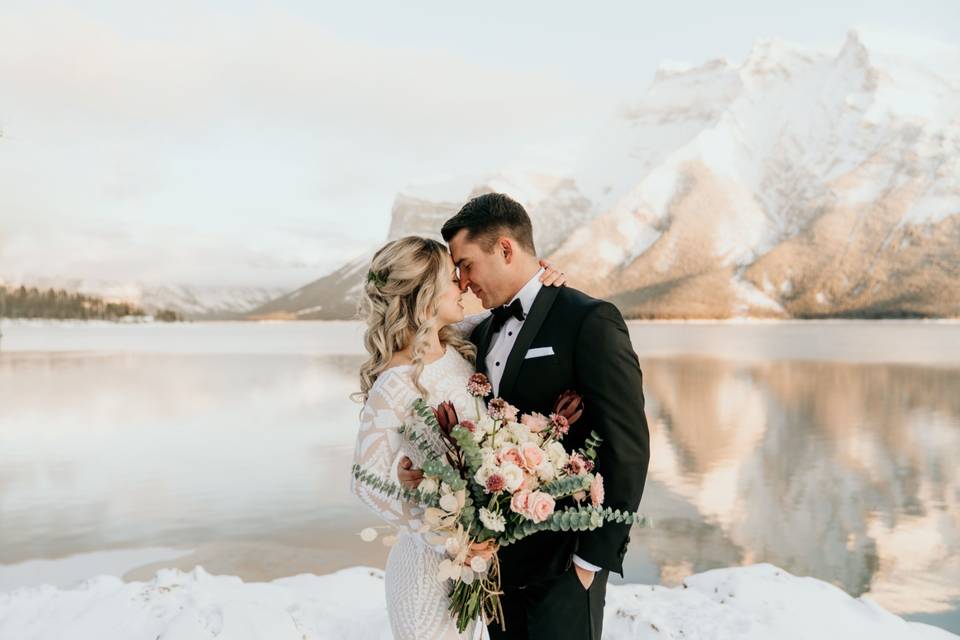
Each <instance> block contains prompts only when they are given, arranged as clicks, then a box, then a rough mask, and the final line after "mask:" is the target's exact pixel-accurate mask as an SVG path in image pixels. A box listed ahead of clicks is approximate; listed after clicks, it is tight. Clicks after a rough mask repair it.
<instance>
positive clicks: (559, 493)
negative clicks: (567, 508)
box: [540, 475, 593, 499]
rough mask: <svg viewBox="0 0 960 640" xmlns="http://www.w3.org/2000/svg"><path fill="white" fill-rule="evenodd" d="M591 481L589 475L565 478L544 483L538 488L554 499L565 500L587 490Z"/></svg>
mask: <svg viewBox="0 0 960 640" xmlns="http://www.w3.org/2000/svg"><path fill="white" fill-rule="evenodd" d="M592 480H593V478H592V476H589V475H578V476H567V477H565V478H559V479H558V480H552V481H550V482H547V483H545V484H544V485H543V486H542V487H540V490H541V491H546V492H547V493H549V494H550V495H551V496H553V497H554V498H558V499H559V498H565V497H567V496H572V495H573V494H575V493H576V492H577V491H586V490H588V489H589V488H590V483H591V482H592Z"/></svg>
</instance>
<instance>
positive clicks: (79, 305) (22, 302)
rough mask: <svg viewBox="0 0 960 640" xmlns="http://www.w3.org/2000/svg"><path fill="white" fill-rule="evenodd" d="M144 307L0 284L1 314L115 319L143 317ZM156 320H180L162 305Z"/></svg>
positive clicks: (78, 318)
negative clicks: (162, 308) (162, 307)
mask: <svg viewBox="0 0 960 640" xmlns="http://www.w3.org/2000/svg"><path fill="white" fill-rule="evenodd" d="M145 315H146V313H145V312H144V311H143V309H141V308H139V307H137V306H136V305H132V304H130V303H128V302H107V301H105V300H103V299H101V298H97V297H94V296H88V295H84V294H82V293H70V292H68V291H65V290H63V289H46V290H41V289H38V288H36V287H30V288H27V287H24V286H22V285H21V286H20V287H19V288H7V287H4V286H0V318H51V319H58V320H118V319H120V318H124V317H129V316H133V317H143V316H145ZM155 317H156V319H157V320H162V321H164V322H176V321H178V320H182V319H183V318H181V317H180V316H179V315H178V314H177V313H176V312H174V311H169V310H167V309H164V310H163V311H160V312H159V313H157V314H156V316H155Z"/></svg>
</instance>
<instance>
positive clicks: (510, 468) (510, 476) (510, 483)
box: [500, 462, 523, 493]
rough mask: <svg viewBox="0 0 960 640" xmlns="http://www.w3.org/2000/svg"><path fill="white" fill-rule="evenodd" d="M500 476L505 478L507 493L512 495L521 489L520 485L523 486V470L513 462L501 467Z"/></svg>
mask: <svg viewBox="0 0 960 640" xmlns="http://www.w3.org/2000/svg"><path fill="white" fill-rule="evenodd" d="M500 475H502V476H503V479H504V482H505V483H506V485H507V491H509V492H510V493H513V492H514V491H516V490H517V489H519V488H520V485H521V484H523V469H521V468H520V467H518V466H517V465H515V464H513V463H512V462H507V463H505V464H503V465H502V466H501V467H500Z"/></svg>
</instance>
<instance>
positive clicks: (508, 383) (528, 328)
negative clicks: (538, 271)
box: [484, 287, 560, 398]
mask: <svg viewBox="0 0 960 640" xmlns="http://www.w3.org/2000/svg"><path fill="white" fill-rule="evenodd" d="M559 292H560V288H559V287H542V288H541V289H540V292H539V293H537V297H536V298H534V300H533V304H532V305H530V312H529V313H528V314H527V317H526V319H525V320H524V321H523V326H522V327H521V328H520V333H518V334H517V341H516V342H514V343H513V350H512V351H510V356H509V357H508V358H507V366H506V367H504V369H503V377H502V378H500V389H499V392H500V394H499V395H500V397H501V398H508V397H510V393H511V392H512V391H513V387H514V385H515V384H516V383H517V377H518V376H519V375H520V367H521V366H522V365H523V359H524V357H526V355H527V349H529V348H530V344H531V343H532V342H533V339H534V338H536V337H537V333H538V332H539V331H540V327H541V326H543V321H544V320H546V319H547V313H548V312H549V311H550V307H552V306H553V301H554V300H556V299H557V294H558V293H559ZM489 329H490V327H487V332H488V333H489ZM489 345H490V339H489V336H488V337H487V346H488V347H489ZM484 355H486V351H484Z"/></svg>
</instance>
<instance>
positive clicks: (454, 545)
mask: <svg viewBox="0 0 960 640" xmlns="http://www.w3.org/2000/svg"><path fill="white" fill-rule="evenodd" d="M443 547H444V549H446V551H447V553H448V554H449V555H450V556H451V557H456V555H457V554H458V553H460V540H458V539H457V536H450V537H449V538H447V539H446V540H444V542H443Z"/></svg>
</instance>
